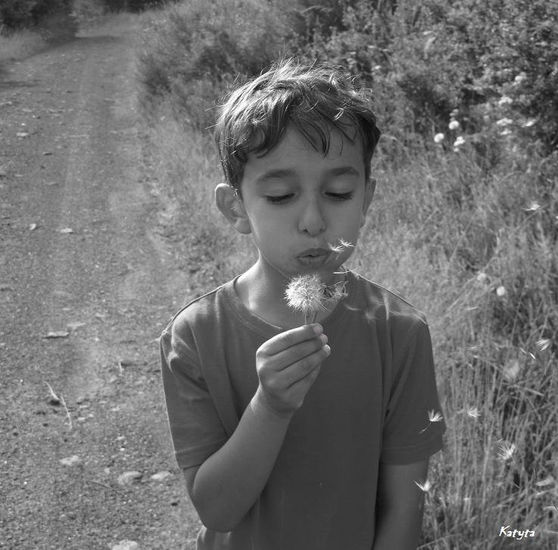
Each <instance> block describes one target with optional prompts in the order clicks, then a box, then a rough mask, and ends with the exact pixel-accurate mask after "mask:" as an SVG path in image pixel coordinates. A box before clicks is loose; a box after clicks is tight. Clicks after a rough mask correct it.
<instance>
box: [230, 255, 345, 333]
mask: <svg viewBox="0 0 558 550" xmlns="http://www.w3.org/2000/svg"><path fill="white" fill-rule="evenodd" d="M343 279H344V277H343V276H337V277H336V281H340V280H343ZM336 281H334V282H336ZM288 284H289V279H288V278H287V277H286V276H284V275H283V274H282V273H280V272H278V271H276V270H275V269H273V267H271V266H269V265H264V262H261V261H259V260H258V261H257V262H256V263H255V264H254V265H253V266H252V267H251V268H250V269H249V270H248V271H246V272H245V273H243V274H242V275H241V276H240V277H239V278H238V279H237V282H236V291H237V293H238V296H239V297H240V300H241V301H242V303H243V304H244V306H245V307H246V308H247V309H248V310H249V311H250V312H251V313H252V314H254V315H256V316H257V317H260V318H261V319H263V320H264V321H266V322H268V323H270V324H272V325H275V326H278V327H283V328H292V327H297V326H300V325H301V324H303V323H304V315H303V314H302V313H300V312H297V311H294V310H293V309H292V308H290V307H289V306H288V305H287V302H286V300H285V290H286V288H287V285H288ZM330 313H331V311H329V310H328V311H323V312H320V313H319V314H318V317H317V319H316V321H318V322H319V321H321V320H323V319H324V318H326V317H327V316H328V315H329V314H330Z"/></svg>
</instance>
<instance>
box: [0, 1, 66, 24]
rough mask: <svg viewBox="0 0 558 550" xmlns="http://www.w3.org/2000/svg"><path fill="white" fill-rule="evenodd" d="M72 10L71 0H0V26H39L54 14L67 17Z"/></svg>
mask: <svg viewBox="0 0 558 550" xmlns="http://www.w3.org/2000/svg"><path fill="white" fill-rule="evenodd" d="M72 11H73V0H0V26H1V27H4V28H6V29H8V30H15V29H22V28H30V27H36V26H38V27H41V26H44V24H45V23H47V25H48V23H49V22H50V21H52V19H51V18H53V17H55V16H58V17H61V16H66V18H69V17H70V16H71V14H72ZM65 22H66V23H68V22H69V19H68V21H66V20H65ZM74 31H75V29H74Z"/></svg>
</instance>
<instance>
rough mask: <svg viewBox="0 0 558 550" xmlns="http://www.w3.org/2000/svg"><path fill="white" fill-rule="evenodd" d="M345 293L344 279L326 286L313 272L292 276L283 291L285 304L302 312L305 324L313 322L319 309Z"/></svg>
mask: <svg viewBox="0 0 558 550" xmlns="http://www.w3.org/2000/svg"><path fill="white" fill-rule="evenodd" d="M346 295H347V293H346V291H345V281H341V282H339V283H335V284H334V285H331V286H328V285H326V284H325V283H323V282H322V281H321V280H320V277H319V276H318V275H317V274H315V273H314V274H312V275H299V276H298V277H294V278H293V279H291V281H290V283H289V284H288V286H287V289H286V291H285V299H286V300H287V304H288V305H289V306H290V307H292V308H293V309H295V310H297V311H300V312H301V313H303V314H304V323H305V324H308V322H311V323H313V322H314V321H315V319H316V317H317V315H318V313H319V312H320V311H326V310H327V306H328V305H330V304H333V303H336V302H337V301H338V300H340V299H341V298H344V297H345V296H346Z"/></svg>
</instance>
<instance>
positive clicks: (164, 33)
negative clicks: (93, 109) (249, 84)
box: [138, 0, 285, 129]
mask: <svg viewBox="0 0 558 550" xmlns="http://www.w3.org/2000/svg"><path fill="white" fill-rule="evenodd" d="M145 30H146V31H147V32H146V33H145V34H144V36H145V37H146V39H145V42H144V47H143V49H142V51H141V53H140V56H139V62H138V74H139V81H140V84H141V97H142V104H143V107H144V109H145V111H147V112H149V111H151V110H152V109H153V108H154V107H156V106H157V105H158V104H159V103H161V102H169V103H170V104H171V106H172V108H173V109H174V112H175V113H176V116H177V117H178V118H180V119H181V120H182V121H183V122H184V123H185V124H191V125H193V126H194V127H195V128H199V129H204V128H208V127H210V126H211V125H212V123H213V122H214V109H215V105H216V103H217V101H218V99H219V97H220V96H221V95H222V94H223V92H224V90H225V89H226V87H227V86H228V85H230V84H231V83H232V82H233V81H234V80H235V79H237V78H243V77H245V76H246V75H255V74H257V73H259V72H260V71H261V70H262V69H263V68H264V67H266V66H267V65H269V64H270V63H271V61H272V60H273V59H274V58H276V57H277V56H278V55H279V53H280V51H281V49H282V47H283V36H284V33H285V29H284V28H283V27H282V24H281V20H280V18H279V17H278V14H277V13H275V12H274V11H273V10H272V9H270V8H269V7H267V6H265V5H262V4H261V2H259V1H258V0H218V1H216V2H212V3H211V4H208V3H206V2H205V1H204V0H192V1H191V2H188V3H186V4H182V5H179V6H177V7H173V8H171V9H169V10H168V11H167V13H166V14H165V15H164V16H163V17H161V18H153V19H152V20H151V21H150V22H149V24H148V25H147V28H146V29H145Z"/></svg>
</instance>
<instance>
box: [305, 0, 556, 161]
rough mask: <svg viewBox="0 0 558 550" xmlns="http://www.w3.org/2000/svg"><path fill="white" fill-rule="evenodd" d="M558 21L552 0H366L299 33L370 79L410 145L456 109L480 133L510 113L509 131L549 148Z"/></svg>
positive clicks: (310, 50)
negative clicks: (324, 25) (336, 19)
mask: <svg viewBox="0 0 558 550" xmlns="http://www.w3.org/2000/svg"><path fill="white" fill-rule="evenodd" d="M557 20H558V3H556V2H548V1H547V0H536V1H534V2H527V1H519V2H518V1H516V0H497V1H494V2H484V1H482V0H461V1H460V2H453V1H450V0H429V1H427V2H423V3H421V4H417V3H415V2H411V1H403V2H398V3H390V2H376V3H371V2H368V1H364V0H361V1H359V2H354V3H351V4H350V5H347V6H346V9H345V12H344V16H343V18H342V21H341V24H339V23H338V24H337V26H336V27H335V28H333V29H330V30H329V31H328V33H326V34H324V33H323V32H321V31H320V29H317V30H316V31H315V32H314V34H313V36H312V37H311V40H309V38H308V36H303V37H301V38H299V40H298V41H297V43H296V44H295V49H296V51H297V53H298V54H300V55H303V56H305V57H308V58H311V59H314V58H318V59H328V60H333V61H335V62H337V63H339V64H341V65H343V66H345V67H346V68H347V69H349V70H350V71H352V72H353V74H355V76H359V77H360V78H362V79H364V80H365V82H366V83H367V84H369V85H370V86H371V87H372V88H373V89H374V90H375V91H376V93H377V95H378V96H379V101H380V103H381V105H382V109H383V110H385V125H386V126H387V127H389V133H390V134H392V135H393V136H394V137H396V138H397V139H398V140H400V141H402V142H403V143H406V144H407V145H409V144H411V143H413V142H416V140H417V138H420V137H422V138H427V139H430V138H431V137H432V135H433V134H434V133H436V132H440V131H443V130H444V129H445V128H446V125H447V124H448V122H450V120H451V118H452V117H451V113H452V112H455V110H456V109H457V110H458V111H459V113H460V116H461V123H462V128H463V130H464V131H465V132H466V133H468V134H470V135H472V136H476V135H477V134H479V133H482V132H483V129H484V127H485V123H486V118H487V115H488V118H490V116H491V115H493V116H498V115H499V116H501V117H502V118H503V117H505V116H506V117H507V118H510V119H511V120H512V122H513V124H511V127H510V128H507V131H508V135H509V134H510V133H513V135H514V136H516V137H517V138H520V139H521V138H525V139H527V140H534V141H537V142H539V143H540V144H541V147H542V149H543V150H544V152H545V153H546V154H548V153H550V152H551V151H553V150H555V149H556V148H557V147H558V96H557V94H556V93H555V90H556V89H557V87H558V27H557V26H556V23H555V22H556V21H557ZM504 111H505V112H504ZM489 122H493V120H490V121H489ZM481 151H482V148H479V152H481ZM496 160H497V159H496Z"/></svg>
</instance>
